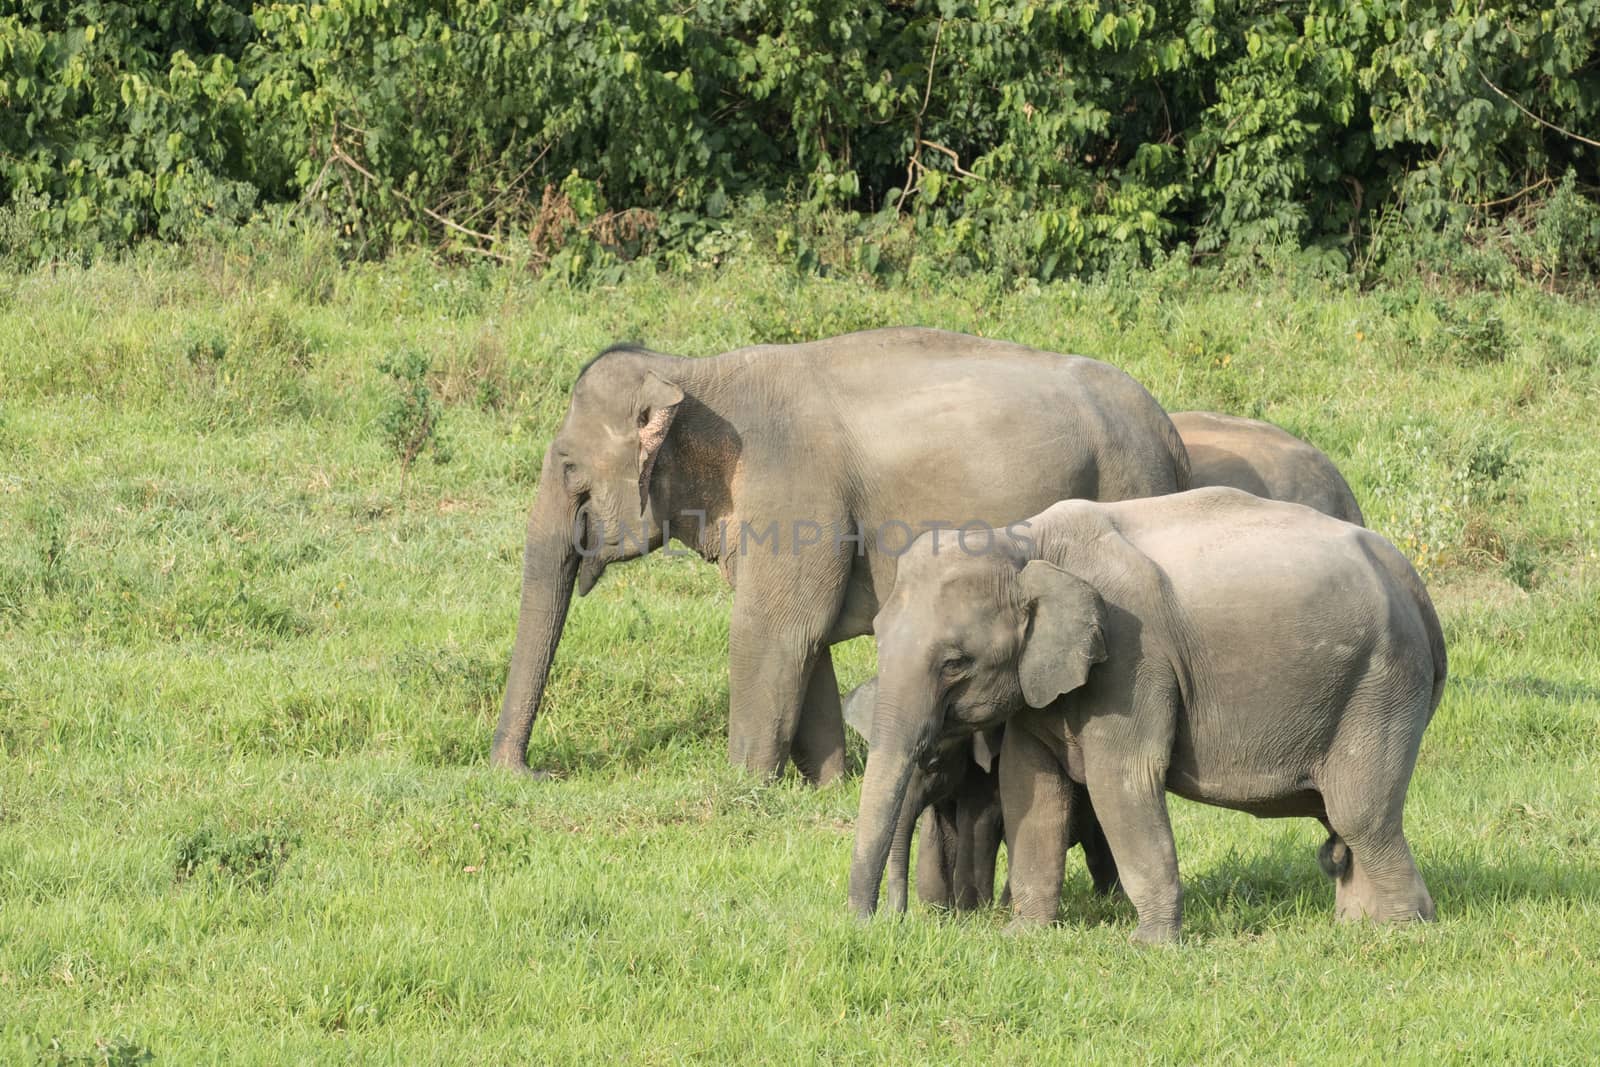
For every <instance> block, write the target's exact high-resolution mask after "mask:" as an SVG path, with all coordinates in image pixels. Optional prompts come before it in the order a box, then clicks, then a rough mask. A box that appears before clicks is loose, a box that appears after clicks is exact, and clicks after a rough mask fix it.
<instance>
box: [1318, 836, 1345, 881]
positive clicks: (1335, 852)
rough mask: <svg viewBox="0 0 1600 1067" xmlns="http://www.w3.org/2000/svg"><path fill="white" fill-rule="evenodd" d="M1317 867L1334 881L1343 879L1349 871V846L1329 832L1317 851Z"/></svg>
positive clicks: (1342, 839)
mask: <svg viewBox="0 0 1600 1067" xmlns="http://www.w3.org/2000/svg"><path fill="white" fill-rule="evenodd" d="M1317 866H1319V867H1321V868H1322V873H1323V874H1325V875H1327V876H1328V877H1329V878H1332V879H1333V880H1334V881H1338V880H1339V879H1340V878H1343V877H1344V875H1345V872H1346V871H1348V870H1349V869H1350V846H1349V845H1347V844H1345V843H1344V838H1342V837H1340V836H1339V835H1338V834H1336V833H1333V832H1332V831H1329V833H1328V839H1327V840H1326V841H1324V842H1323V843H1322V847H1321V848H1319V849H1317Z"/></svg>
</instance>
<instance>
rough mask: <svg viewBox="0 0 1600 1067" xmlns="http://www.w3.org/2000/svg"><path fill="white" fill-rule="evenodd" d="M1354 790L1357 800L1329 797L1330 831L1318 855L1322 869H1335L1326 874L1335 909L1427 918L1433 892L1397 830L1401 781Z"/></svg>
mask: <svg viewBox="0 0 1600 1067" xmlns="http://www.w3.org/2000/svg"><path fill="white" fill-rule="evenodd" d="M1354 794H1355V796H1357V797H1362V800H1360V801H1358V802H1356V803H1347V804H1341V803H1340V802H1339V799H1338V798H1337V797H1329V798H1328V822H1329V824H1330V830H1331V836H1330V837H1329V838H1328V842H1327V843H1326V844H1325V845H1323V851H1322V853H1319V855H1318V859H1319V860H1323V858H1324V857H1323V854H1324V853H1325V854H1326V855H1327V861H1326V862H1324V863H1323V870H1325V871H1328V870H1329V867H1330V866H1332V867H1333V868H1334V870H1332V871H1329V873H1330V874H1332V875H1333V877H1334V878H1335V883H1334V884H1335V889H1334V909H1335V913H1336V914H1337V915H1338V917H1339V918H1340V919H1344V920H1356V919H1371V920H1372V921H1374V922H1381V923H1389V922H1407V921H1411V920H1417V919H1421V920H1430V919H1432V918H1433V917H1434V907H1433V897H1432V896H1430V895H1429V894H1428V887H1427V885H1426V884H1425V883H1424V882H1423V880H1422V874H1421V873H1420V872H1419V871H1418V870H1417V864H1416V861H1415V860H1414V859H1413V858H1412V856H1411V846H1410V845H1409V844H1408V843H1407V842H1406V836H1405V832H1404V831H1403V830H1402V829H1401V807H1402V805H1403V803H1404V800H1405V791H1404V786H1403V784H1402V786H1401V787H1400V788H1399V789H1398V790H1395V791H1391V792H1390V793H1389V794H1388V795H1379V796H1372V795H1366V796H1363V794H1362V792H1361V791H1359V790H1358V791H1354ZM1341 852H1342V853H1343V855H1342V859H1343V862H1342V863H1340V862H1339V860H1340V859H1341V856H1340V853H1341Z"/></svg>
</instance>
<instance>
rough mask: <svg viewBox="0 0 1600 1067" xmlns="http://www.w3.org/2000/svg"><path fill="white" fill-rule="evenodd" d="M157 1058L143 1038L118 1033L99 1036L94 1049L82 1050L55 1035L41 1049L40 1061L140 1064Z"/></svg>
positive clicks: (74, 1066)
mask: <svg viewBox="0 0 1600 1067" xmlns="http://www.w3.org/2000/svg"><path fill="white" fill-rule="evenodd" d="M155 1058H156V1056H155V1053H153V1052H151V1051H150V1050H149V1049H148V1048H146V1047H145V1046H144V1045H143V1044H141V1043H140V1042H139V1041H137V1040H135V1039H134V1038H132V1037H130V1036H128V1035H127V1034H118V1035H116V1036H115V1037H97V1038H95V1039H94V1048H92V1049H85V1050H84V1051H82V1052H78V1051H75V1050H73V1049H71V1048H69V1047H68V1046H67V1044H66V1042H64V1041H63V1040H62V1039H61V1038H60V1037H52V1038H51V1039H50V1043H49V1044H47V1045H45V1046H44V1047H43V1048H41V1049H39V1054H38V1057H37V1062H38V1063H39V1064H40V1067H138V1065H139V1064H142V1063H152V1062H154V1061H155Z"/></svg>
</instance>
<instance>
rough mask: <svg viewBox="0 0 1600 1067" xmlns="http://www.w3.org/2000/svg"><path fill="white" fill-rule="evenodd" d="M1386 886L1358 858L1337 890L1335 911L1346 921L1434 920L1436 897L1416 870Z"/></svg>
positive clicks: (1335, 892) (1335, 890)
mask: <svg viewBox="0 0 1600 1067" xmlns="http://www.w3.org/2000/svg"><path fill="white" fill-rule="evenodd" d="M1393 881H1395V882H1397V883H1399V884H1398V885H1397V886H1394V887H1392V888H1386V887H1384V886H1382V885H1380V884H1379V883H1378V881H1377V880H1376V879H1374V878H1373V877H1372V876H1371V875H1369V874H1368V873H1367V872H1366V871H1365V870H1364V869H1363V868H1362V866H1361V862H1360V859H1359V858H1358V859H1357V860H1356V862H1355V863H1354V864H1352V865H1351V868H1350V870H1348V871H1347V872H1346V873H1345V875H1344V877H1342V878H1340V879H1339V881H1338V882H1337V883H1336V888H1335V889H1334V913H1335V914H1336V915H1337V916H1338V918H1339V919H1340V921H1342V922H1360V921H1363V920H1370V921H1372V922H1378V923H1401V922H1432V921H1433V918H1434V906H1433V897H1432V896H1430V895H1429V894H1428V889H1427V887H1426V886H1425V885H1423V884H1422V878H1421V877H1420V876H1419V875H1417V874H1416V873H1415V871H1414V870H1413V871H1410V872H1402V873H1401V874H1400V875H1399V876H1397V877H1396V878H1395V879H1393Z"/></svg>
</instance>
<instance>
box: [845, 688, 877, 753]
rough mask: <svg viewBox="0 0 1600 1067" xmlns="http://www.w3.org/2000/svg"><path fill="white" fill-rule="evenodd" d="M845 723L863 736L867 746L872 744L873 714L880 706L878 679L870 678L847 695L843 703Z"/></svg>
mask: <svg viewBox="0 0 1600 1067" xmlns="http://www.w3.org/2000/svg"><path fill="white" fill-rule="evenodd" d="M842 704H843V707H842V709H841V710H842V711H843V712H844V721H845V722H846V723H848V724H849V725H850V728H851V729H852V730H854V731H855V732H856V733H858V734H860V735H861V739H862V740H863V741H865V742H867V744H869V745H870V744H871V743H872V713H873V712H874V711H876V710H877V706H878V679H877V678H868V679H867V680H866V681H864V682H862V683H861V684H860V685H858V686H856V687H855V688H854V689H852V690H850V692H849V693H847V694H845V698H844V700H843V701H842Z"/></svg>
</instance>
